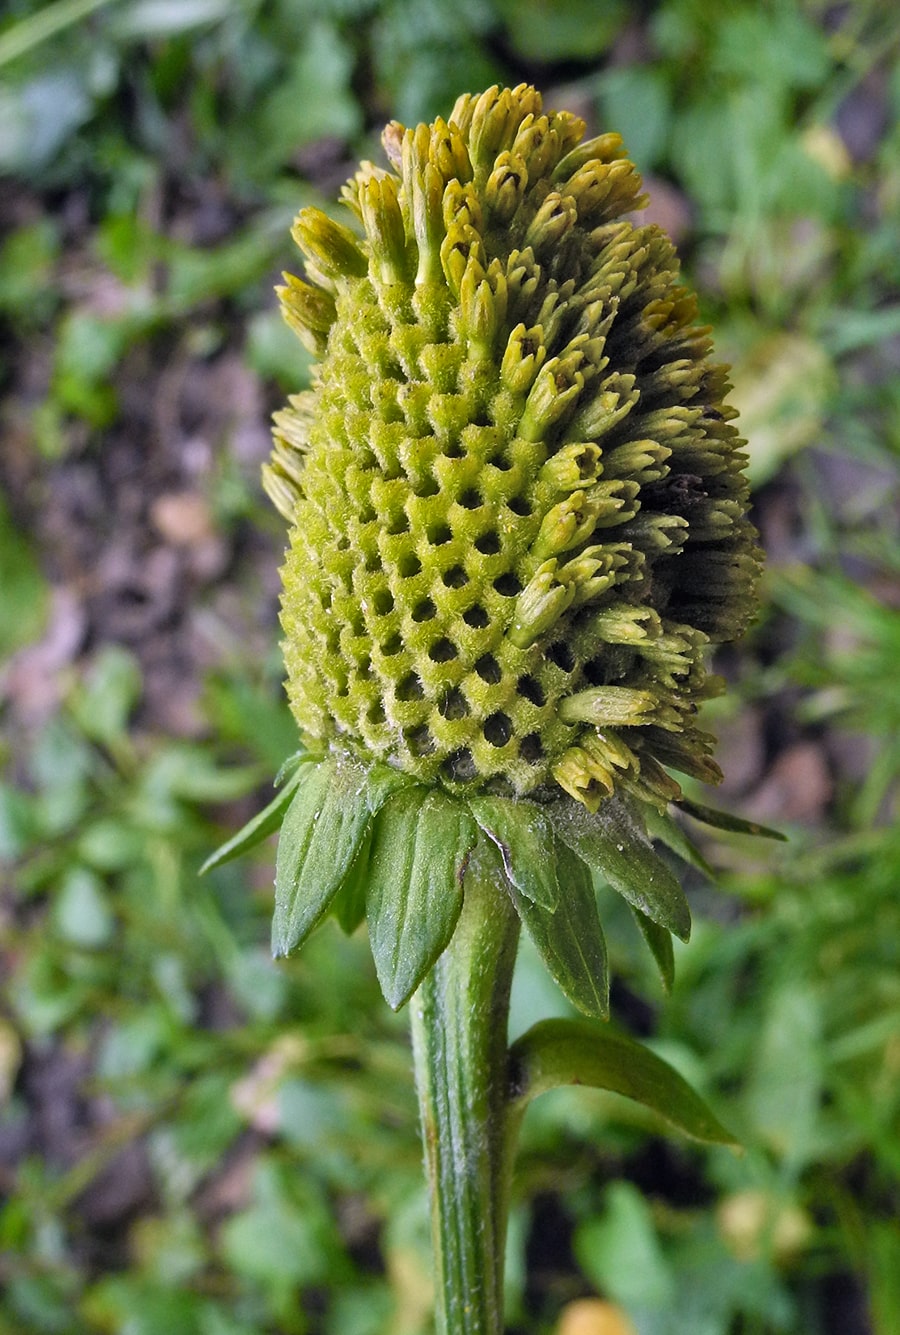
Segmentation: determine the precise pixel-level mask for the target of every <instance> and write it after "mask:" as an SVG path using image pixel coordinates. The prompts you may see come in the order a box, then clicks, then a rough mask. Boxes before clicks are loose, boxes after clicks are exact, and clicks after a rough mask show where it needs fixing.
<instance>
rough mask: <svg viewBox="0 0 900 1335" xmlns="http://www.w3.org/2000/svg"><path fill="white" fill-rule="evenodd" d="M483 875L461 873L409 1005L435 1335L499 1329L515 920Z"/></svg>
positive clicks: (486, 1334)
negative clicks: (451, 910)
mask: <svg viewBox="0 0 900 1335" xmlns="http://www.w3.org/2000/svg"><path fill="white" fill-rule="evenodd" d="M473 861H474V859H473ZM481 865H482V868H483V871H482V872H481V873H480V874H479V873H478V872H477V870H476V869H475V868H474V867H472V866H470V868H469V871H468V873H467V876H466V888H465V899H464V904H463V911H462V914H461V916H460V920H459V924H458V926H457V928H456V931H455V932H454V934H453V939H452V941H451V943H450V945H449V946H448V947H447V949H446V950H445V952H444V954H443V955H442V956H441V958H440V959H439V960H438V962H437V964H436V965H435V966H434V968H433V969H432V971H431V973H430V974H429V975H428V977H427V978H426V979H425V981H424V982H423V983H422V985H421V987H420V988H419V990H418V992H416V994H415V996H414V997H413V999H412V1003H411V1011H412V1035H413V1051H414V1054H415V1065H416V1086H417V1088H418V1093H419V1110H420V1113H421V1118H422V1136H423V1140H424V1144H425V1164H426V1169H427V1173H428V1179H429V1186H430V1190H431V1229H432V1238H433V1243H434V1256H435V1281H436V1308H437V1330H438V1332H439V1335H501V1332H502V1330H503V1253H504V1245H505V1235H506V1214H507V1208H508V1186H509V1183H508V1176H509V1164H510V1159H511V1155H510V1154H509V1153H508V1146H507V1145H506V1118H507V1088H506V1083H507V1018H508V1014H509V992H510V985H511V983H512V973H513V966H514V964H515V955H516V943H517V941H518V933H519V919H518V916H517V915H516V913H515V911H514V909H513V907H512V905H511V903H510V901H509V899H508V898H507V895H506V894H505V893H504V891H503V889H502V888H501V885H500V884H499V883H498V882H495V881H494V879H493V877H492V876H491V875H490V872H489V870H488V869H489V866H490V863H489V860H488V859H484V861H483V862H482V864H481Z"/></svg>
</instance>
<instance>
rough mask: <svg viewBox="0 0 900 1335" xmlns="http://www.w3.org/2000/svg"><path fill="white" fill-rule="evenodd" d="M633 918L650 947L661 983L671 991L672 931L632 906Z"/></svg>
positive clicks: (673, 955)
mask: <svg viewBox="0 0 900 1335" xmlns="http://www.w3.org/2000/svg"><path fill="white" fill-rule="evenodd" d="M631 911H632V913H633V914H634V920H635V922H636V923H637V925H638V927H639V928H640V929H641V935H642V936H643V938H644V940H645V941H646V942H647V945H648V946H649V947H650V953H651V954H652V956H653V958H654V959H655V960H656V967H657V968H658V969H659V976H660V978H661V979H662V985H663V987H664V988H665V990H666V991H667V992H671V991H672V984H673V983H674V982H675V952H674V950H673V949H672V933H671V932H670V931H669V929H668V928H667V927H660V925H659V923H658V922H654V921H653V919H652V918H648V917H647V915H646V913H641V911H640V909H636V908H634V907H633V906H632V909H631Z"/></svg>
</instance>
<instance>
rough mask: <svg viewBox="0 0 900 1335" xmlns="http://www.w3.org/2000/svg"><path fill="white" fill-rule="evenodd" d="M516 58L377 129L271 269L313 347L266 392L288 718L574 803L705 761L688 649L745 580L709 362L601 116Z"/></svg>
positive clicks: (742, 613)
mask: <svg viewBox="0 0 900 1335" xmlns="http://www.w3.org/2000/svg"><path fill="white" fill-rule="evenodd" d="M583 131H584V125H583V123H582V122H581V121H580V120H578V119H577V118H576V117H574V116H571V115H569V114H567V113H555V112H551V113H547V114H545V113H544V112H543V110H542V105H541V98H540V95H539V94H538V93H537V92H535V91H534V90H533V89H531V88H528V87H520V88H517V89H514V90H505V91H502V92H501V91H498V90H497V89H490V90H489V91H488V92H486V93H484V94H482V95H481V96H480V97H472V96H464V97H461V98H460V99H459V101H458V102H457V104H456V106H455V107H454V109H453V111H452V113H451V116H450V119H449V121H448V122H446V123H445V122H444V121H441V120H438V121H436V122H435V124H434V125H432V126H427V125H419V126H417V127H416V128H415V129H407V130H405V129H403V128H402V127H401V126H399V125H397V124H392V125H390V126H389V127H388V129H387V131H386V132H385V145H386V148H387V153H388V158H389V159H390V161H391V162H392V164H393V166H394V167H395V172H385V171H381V170H379V169H378V168H376V167H374V166H372V165H371V164H365V165H364V166H363V167H362V169H361V170H360V172H359V173H358V174H357V175H356V177H355V178H354V179H353V180H352V181H351V183H350V185H349V186H348V187H347V190H346V202H347V203H348V204H349V205H350V207H351V209H352V210H353V212H354V213H355V214H356V217H357V220H358V222H359V223H360V224H361V231H362V235H358V234H357V233H356V232H354V231H351V230H350V229H349V228H346V227H344V226H343V225H341V224H338V223H335V222H333V221H331V220H330V219H329V218H328V217H326V216H325V215H324V214H323V213H321V212H319V211H318V210H315V209H307V210H304V211H303V212H302V213H301V214H300V215H299V217H298V219H297V221H296V224H295V228H294V236H295V239H296V240H297V242H298V244H299V245H300V247H301V248H302V249H303V251H304V252H305V254H306V257H307V277H308V279H309V280H311V281H303V282H301V281H300V280H299V279H296V278H293V277H288V278H287V285H286V286H285V287H284V288H283V289H282V300H283V303H284V310H285V314H286V317H287V319H288V321H289V323H290V324H291V325H292V326H293V327H294V328H295V329H296V330H297V332H298V333H299V334H300V336H301V337H302V338H303V339H304V341H305V342H306V343H307V344H308V345H309V346H310V347H312V348H313V349H314V351H315V352H316V353H317V355H318V356H319V357H320V358H321V360H320V362H319V365H318V368H317V371H316V375H315V383H314V388H313V389H311V390H310V391H308V392H306V393H303V394H299V395H297V396H296V397H295V398H294V399H293V400H292V401H291V404H290V406H289V407H288V408H287V409H285V410H284V411H283V412H281V413H279V414H278V415H277V417H276V449H275V453H274V456H273V460H272V463H271V465H270V467H269V469H268V471H267V482H268V487H269V490H270V492H271V493H272V495H273V497H274V498H275V499H276V501H277V502H278V503H279V504H280V506H281V508H282V509H283V510H284V512H285V513H286V514H287V515H288V517H289V519H290V521H291V526H292V527H291V549H290V552H289V554H288V558H287V564H286V567H285V570H284V600H283V613H282V619H283V625H284V630H285V659H286V664H287V670H288V691H289V696H290V702H291V707H292V709H293V712H294V714H295V716H296V718H297V721H298V723H299V725H300V728H301V730H302V733H303V736H304V739H305V740H306V742H307V744H308V745H310V746H311V747H313V748H316V749H319V750H322V749H325V748H329V747H334V746H335V745H338V746H340V747H342V748H344V749H346V750H348V751H349V752H350V753H352V754H354V755H356V756H358V757H360V758H362V759H363V760H379V761H382V762H385V763H387V764H389V765H391V766H394V767H396V768H398V769H400V770H401V771H403V772H405V773H407V774H409V775H411V776H413V777H415V778H416V779H418V780H421V781H424V782H427V783H429V784H432V783H433V784H438V785H441V786H443V787H445V788H446V789H448V790H450V791H451V792H452V791H459V790H460V788H461V787H464V788H465V790H466V791H469V792H471V791H474V790H476V789H482V790H484V789H488V790H491V791H503V792H506V793H509V794H514V795H518V796H521V795H526V794H533V793H535V792H536V791H538V790H545V789H547V788H548V786H549V787H550V789H551V790H552V788H553V787H554V786H556V785H558V786H559V787H561V788H563V789H565V790H566V791H567V792H568V793H570V794H571V795H572V796H573V797H574V798H576V799H577V800H578V801H580V802H583V803H584V804H585V805H586V806H587V807H589V808H590V809H596V808H597V806H598V804H599V803H600V801H601V800H602V799H603V798H604V797H605V796H607V795H609V794H611V793H612V792H614V791H617V790H631V791H635V790H637V791H638V792H640V793H641V794H643V795H653V796H655V797H656V798H657V799H663V800H665V799H668V798H671V797H672V796H675V795H677V792H678V790H677V786H676V785H675V784H674V782H673V780H672V779H671V778H670V777H669V776H668V774H667V773H666V770H665V769H664V768H663V767H672V768H674V769H679V770H682V771H686V772H687V773H689V774H692V775H695V776H697V777H700V778H702V779H707V780H710V779H715V778H716V777H717V776H718V771H717V768H716V766H715V764H714V762H713V761H712V760H711V759H710V755H709V753H710V749H711V742H710V739H709V738H708V737H707V736H706V735H705V734H703V733H701V732H700V731H698V729H697V728H696V727H695V725H694V722H693V718H694V714H695V711H696V707H697V703H698V701H700V700H702V699H703V698H704V697H706V696H707V695H709V694H710V693H711V689H714V688H715V682H714V680H713V681H711V680H710V678H709V677H708V676H707V673H706V670H705V667H704V661H703V659H704V651H705V649H706V646H707V645H708V643H709V642H710V641H719V640H723V639H730V638H732V637H734V636H735V635H737V634H738V633H739V632H740V631H741V629H742V628H743V626H744V624H745V623H746V620H747V618H748V615H749V614H750V613H751V611H752V609H753V593H752V591H753V584H754V580H755V577H756V573H757V565H758V559H757V551H756V547H755V544H754V533H753V530H752V528H751V526H750V525H749V522H748V520H747V518H746V513H745V512H746V504H747V492H746V484H745V481H744V478H743V476H742V473H741V468H742V465H743V463H744V455H743V454H742V453H741V450H740V446H741V444H742V442H741V441H740V439H739V438H738V435H737V432H736V430H735V428H734V427H733V426H732V425H731V424H730V420H729V419H730V418H731V417H732V416H733V413H732V411H731V409H729V408H728V407H726V405H725V404H724V401H723V399H724V394H725V391H726V388H727V383H726V377H725V372H724V369H723V368H722V367H720V366H716V365H714V364H711V363H710V361H709V352H710V340H709V337H708V331H707V330H705V329H703V328H701V327H698V326H697V325H696V323H695V316H696V303H695V300H694V298H693V296H691V295H690V294H689V293H688V292H686V291H685V289H684V288H683V287H681V286H680V285H679V283H678V264H677V260H676V257H675V254H674V251H673V249H672V246H671V244H670V242H669V241H668V239H667V238H666V236H665V235H664V234H663V233H662V232H661V231H660V230H659V228H657V227H655V226H643V227H642V226H638V225H636V224H635V223H634V222H632V221H630V220H629V219H628V218H627V217H623V215H626V214H628V213H629V211H631V210H633V209H635V208H637V207H639V206H640V204H641V202H642V197H641V194H640V180H639V177H638V175H637V173H636V171H635V169H634V167H633V166H632V164H631V163H630V162H629V161H628V160H627V159H626V158H625V157H624V155H623V152H622V148H621V142H620V140H619V137H618V136H617V135H614V134H605V135H601V136H600V137H599V138H596V139H592V140H588V141H586V142H582V135H583Z"/></svg>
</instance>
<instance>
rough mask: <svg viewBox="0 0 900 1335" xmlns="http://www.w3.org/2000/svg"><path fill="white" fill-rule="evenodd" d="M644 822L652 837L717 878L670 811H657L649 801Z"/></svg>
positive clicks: (693, 865)
mask: <svg viewBox="0 0 900 1335" xmlns="http://www.w3.org/2000/svg"><path fill="white" fill-rule="evenodd" d="M644 823H645V825H646V827H647V833H648V834H649V835H650V838H651V839H657V840H658V841H659V842H660V843H661V844H665V845H666V847H667V848H670V849H671V850H672V852H673V853H675V854H677V856H678V857H680V858H681V860H682V861H683V862H686V863H687V864H688V865H689V866H691V867H696V869H697V871H702V872H703V875H704V876H707V877H708V878H709V879H710V880H711V881H714V880H715V879H716V873H715V870H714V869H713V868H712V867H711V866H710V864H709V863H708V862H707V860H706V858H705V857H704V856H703V854H702V853H701V852H700V849H699V848H698V847H697V845H696V844H695V843H694V842H693V840H691V839H689V838H688V836H687V835H686V834H685V832H684V830H683V829H682V828H681V826H680V825H679V824H678V822H677V821H675V820H673V819H672V817H671V816H670V815H669V813H668V811H657V809H656V807H652V806H650V804H649V803H648V804H647V807H646V810H645V812H644Z"/></svg>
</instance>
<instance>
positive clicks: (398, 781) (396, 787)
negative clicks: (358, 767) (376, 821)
mask: <svg viewBox="0 0 900 1335" xmlns="http://www.w3.org/2000/svg"><path fill="white" fill-rule="evenodd" d="M415 782H416V781H415V779H413V778H412V776H411V775H409V774H404V773H403V772H402V770H398V769H391V767H390V765H373V766H372V768H371V769H370V770H369V772H368V774H367V776H366V801H367V802H368V804H369V810H370V811H371V813H372V815H373V816H374V815H375V812H376V811H380V810H381V808H382V807H383V806H384V804H385V802H387V800H388V798H390V797H393V796H394V794H395V793H399V792H402V791H403V789H404V788H411V787H413V786H415Z"/></svg>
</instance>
